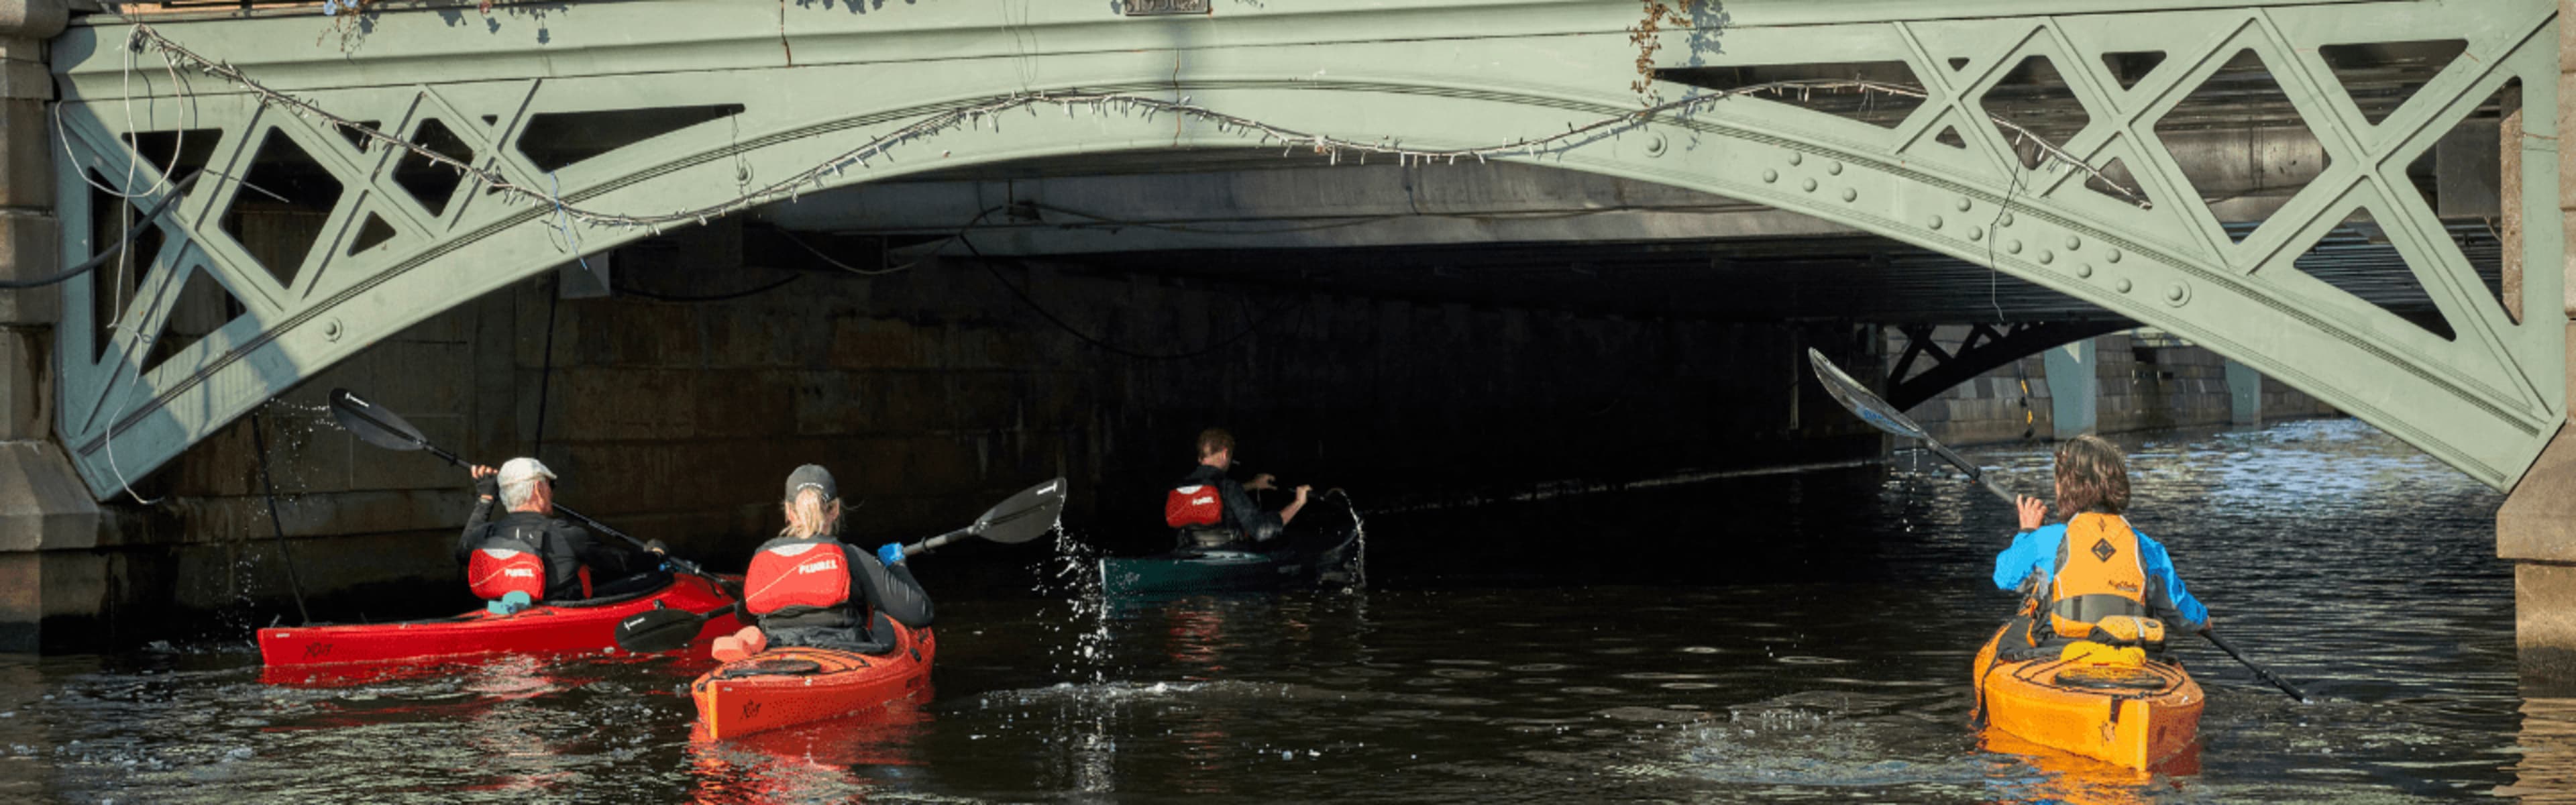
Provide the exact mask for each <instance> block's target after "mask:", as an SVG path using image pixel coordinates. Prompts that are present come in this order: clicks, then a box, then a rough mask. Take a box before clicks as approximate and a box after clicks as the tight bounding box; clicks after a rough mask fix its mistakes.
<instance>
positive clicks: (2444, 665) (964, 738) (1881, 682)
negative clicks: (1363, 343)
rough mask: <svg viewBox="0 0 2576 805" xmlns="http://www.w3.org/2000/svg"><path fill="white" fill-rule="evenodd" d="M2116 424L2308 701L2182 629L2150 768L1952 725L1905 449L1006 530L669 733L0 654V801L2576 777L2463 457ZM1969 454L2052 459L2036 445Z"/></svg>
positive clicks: (915, 797)
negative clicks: (1248, 511) (924, 641)
mask: <svg viewBox="0 0 2576 805" xmlns="http://www.w3.org/2000/svg"><path fill="white" fill-rule="evenodd" d="M2124 442H2125V446H2126V447H2127V448H2128V449H2130V450H2131V451H2132V456H2133V459H2134V462H2135V465H2136V467H2135V483H2136V489H2137V494H2136V502H2135V505H2134V508H2135V511H2134V512H2133V517H2132V519H2133V522H2135V523H2136V524H2137V525H2138V527H2139V528H2140V529H2141V530H2143V531H2145V532H2146V533H2149V534H2152V535H2154V536H2155V537H2157V538H2158V539H2159V540H2161V541H2163V542H2164V543H2165V544H2166V545H2167V546H2169V547H2170V548H2171V549H2172V552H2173V555H2174V557H2175V561H2176V564H2177V565H2178V566H2179V568H2180V570H2181V573H2182V575H2183V577H2184V579H2185V580H2186V581H2187V583H2188V584H2189V585H2190V586H2191V588H2192V589H2193V590H2194V591H2195V592H2196V593H2197V594H2198V595H2199V596H2200V597H2201V599H2202V600H2203V601H2205V602H2207V603H2208V604H2209V605H2210V607H2211V609H2212V611H2213V612H2214V613H2215V614H2216V619H2217V622H2218V624H2219V628H2220V630H2221V631H2222V632H2223V633H2225V634H2227V635H2229V636H2230V637H2231V638H2232V640H2233V642H2234V643H2235V644H2236V645H2238V646H2240V647H2241V648H2243V649H2244V650H2245V651H2246V652H2247V653H2248V655H2249V656H2251V657H2253V658H2254V659H2257V660H2259V661H2262V662H2265V663H2267V664H2269V665H2270V666H2272V667H2273V668H2274V669H2275V670H2277V671H2279V672H2280V673H2281V674H2282V675H2284V676H2286V677H2288V678H2291V679H2293V680H2296V681H2298V682H2299V683H2301V684H2302V685H2304V686H2305V687H2306V688H2307V689H2308V691H2309V693H2310V694H2311V695H2312V696H2313V697H2314V699H2315V701H2314V703H2310V704H2300V703H2297V702H2293V701H2291V700H2290V699H2289V698H2288V697H2286V696H2284V695H2282V694H2281V693H2280V692H2278V691H2276V690H2275V689H2273V688H2271V687H2269V686H2267V685H2264V684H2263V683H2261V682H2258V681H2256V680H2255V679H2254V678H2253V677H2252V676H2251V675H2250V674H2249V673H2247V672H2246V671H2245V670H2244V669H2243V668H2242V667H2240V666H2238V665H2236V664H2234V663H2233V662H2232V661H2230V660H2229V659H2228V658H2227V657H2226V656H2224V655H2222V654H2219V653H2218V652H2216V651H2214V650H2212V649H2210V648H2209V647H2208V646H2206V645H2205V644H2199V643H2192V644H2187V645H2185V647H2184V648H2182V649H2181V650H2180V651H2179V652H2178V653H2179V655H2180V656H2181V657H2182V658H2183V660H2184V661H2185V662H2186V663H2187V664H2189V665H2190V667H2191V668H2192V669H2193V670H2194V672H2195V673H2196V674H2197V675H2198V677H2199V679H2200V681H2201V683H2202V684H2203V685H2204V686H2206V687H2207V689H2208V692H2209V705H2208V710H2207V715H2206V717H2205V718H2204V720H2203V721H2202V724H2201V734H2202V740H2201V744H2200V746H2199V747H2198V749H2197V750H2196V753H2195V754H2193V755H2191V756H2187V757H2186V758H2185V759H2184V760H2183V761H2181V762H2178V763H2175V764H2171V765H2169V766H2168V767H2166V768H2164V769H2162V770H2160V771H2158V772H2156V773H2153V774H2139V773H2133V772H2125V771H2120V770H2116V769H2111V768H2108V767H2103V766H2099V765H2093V764H2089V763H2086V762H2080V761H2074V760H2072V759H2069V758H2064V757H2051V756H2045V755H2042V756H2025V755H2018V754H2007V753H1998V752H1991V751H1986V750H1985V749H1982V748H1981V747H1980V744H1979V742H1978V739H1977V736H1976V734H1975V733H1974V732H1973V731H1972V730H1971V729H1970V727H1969V726H1968V710H1969V706H1970V699H1969V687H1968V664H1969V659H1970V657H1971V655H1972V654H1973V653H1974V651H1975V649H1976V648H1977V645H1978V644H1979V643H1980V642H1981V641H1982V640H1983V639H1984V637H1985V636H1986V634H1987V633H1988V632H1989V631H1990V630H1991V629H1992V627H1993V625H1994V624H1995V623H1996V622H1997V621H1998V620H1999V619H2000V618H2001V616H2002V615H2004V614H2005V613H2006V612H2007V610H2008V609H2009V608H2010V607H2011V606H2012V604H2013V599H2012V596H2011V595H2010V594H2008V593H2003V592H1998V591H1996V590H1994V589H1992V587H1991V585H1990V584H1989V583H1988V582H1987V580H1986V579H1987V575H1988V573H1989V571H1990V569H1991V563H1992V555H1993V553H1994V552H1995V551H1996V550H1998V549H2000V548H2001V547H2002V546H2003V545H2004V544H2005V541H2006V539H2007V532H2008V531H2009V530H2010V525H2011V512H2010V511H2009V510H2008V509H2007V508H2006V507H2004V506H2003V505H2001V504H2000V503H1998V502H1996V501H1994V500H1991V499H1987V498H1983V497H1980V495H1982V493H1981V492H1977V491H1975V490H1974V489H1972V488H1971V487H1969V486H1968V485H1966V484H1965V483H1962V482H1960V481H1959V480H1958V479H1957V478H1956V477H1955V476H1952V475H1948V474H1944V473H1940V472H1936V471H1935V469H1936V467H1935V466H1934V465H1933V464H1932V463H1931V462H1930V461H1929V460H1928V459H1923V460H1920V461H1918V460H1917V459H1916V458H1915V457H1914V456H1912V455H1911V454H1899V456H1898V457H1897V458H1896V460H1895V461H1894V463H1893V465H1892V466H1891V467H1889V468H1887V469H1885V470H1883V471H1882V470H1880V469H1877V468H1866V469H1859V470H1852V469H1845V470H1836V471H1820V472H1809V473H1795V474H1780V475H1766V476H1756V477H1742V478H1729V479H1719V480H1712V481H1705V482H1698V483H1690V484H1673V485H1667V486H1659V487H1654V488H1649V489H1630V490H1627V491H1621V492H1612V493H1597V494H1583V495H1565V496H1559V497H1552V498H1545V499H1539V500H1523V501H1512V502H1501V503H1493V504H1487V505H1482V506H1475V507H1467V508H1449V509H1436V510H1415V511H1381V512H1376V513H1373V514H1371V515H1370V516H1369V518H1368V522H1367V537H1366V540H1367V546H1368V563H1367V567H1366V584H1365V589H1356V590H1335V591H1322V592H1301V593H1292V594H1283V595H1275V596H1274V595H1235V596H1196V597H1182V598H1177V599H1169V600H1159V601H1108V602H1104V601H1102V600H1100V599H1099V598H1098V597H1096V596H1089V595H1085V594H1083V593H1081V592H1080V591H1079V588H1080V587H1081V586H1082V582H1083V580H1082V578H1081V574H1080V573H1076V572H1067V567H1073V568H1078V567H1080V566H1081V563H1079V562H1075V563H1069V564H1068V565H1065V566H1058V565H1057V564H1056V563H1054V562H1052V561H1051V560H1040V561H1035V562H1032V563H1031V566H1030V567H1028V568H1027V578H1028V579H1029V584H1030V586H1032V587H1041V586H1042V587H1044V588H1045V591H1044V592H1020V591H1017V590H987V591H973V592H962V593H958V594H954V595H944V596H942V597H941V602H940V612H939V617H940V626H939V631H940V643H941V650H940V655H939V658H938V670H937V673H936V675H935V677H934V682H935V690H934V692H933V695H932V696H931V697H930V698H929V699H928V700H927V701H925V702H918V703H916V704H913V705H909V706H899V707H896V708H893V709H889V710H886V711H884V712H880V713H874V714H870V715H868V716H865V717H858V718H850V719H843V720H839V721H832V722H825V723H822V724H817V725H812V726H809V727H805V728H800V729H793V730H788V731H782V732H776V733H770V734H766V735H759V736H753V737H751V738H749V739H742V740H733V741H725V742H720V743H702V742H694V741H692V739H691V737H690V726H691V722H692V720H693V718H694V714H693V711H692V709H691V706H690V703H689V700H688V698H687V697H686V696H685V695H683V694H682V693H681V692H680V689H681V687H682V686H683V685H684V684H685V683H686V682H687V681H688V679H689V678H690V677H692V676H694V675H695V674H696V673H698V672H700V671H702V670H704V669H703V667H700V666H697V665H693V664H690V663H687V662H682V661H677V660H670V659H663V658H654V659H646V660H641V661H637V660H633V659H631V658H602V657H588V658H571V659H550V660H534V659H528V658H510V659H497V660H491V661H487V662H481V663H473V664H465V665H451V666H444V667H433V668H423V669H418V670H416V671H413V672H410V673H408V674H406V675H403V676H400V677H397V678H394V679H387V680H376V681H371V682H366V683H363V684H345V685H321V684H298V685H270V684H263V683H262V682H261V681H260V675H259V670H258V668H257V665H258V658H257V655H256V653H255V652H254V651H253V650H252V649H251V648H250V647H249V645H248V643H247V636H243V637H241V638H237V639H234V640H225V641H214V642H211V643H208V644H204V645H181V646H177V647H171V648H169V649H168V650H164V651H154V652H144V653H136V654H131V655H118V656H76V657H48V658H44V659H41V660H37V659H28V658H18V659H6V660H0V800H25V801H56V800H59V801H74V802H101V801H110V800H112V801H115V802H120V803H123V802H180V803H241V802H268V801H280V802H284V801H295V802H528V801H540V802H553V801H577V802H618V803H634V802H667V801H709V802H840V801H861V800H864V801H879V802H1022V801H1038V802H1051V801H1057V802H1183V801H1187V802H1194V803H1195V802H1318V801H1332V802H1476V803H1485V802H1548V803H1557V802H1625V801H1655V802H1674V801H1686V802H1773V801H1780V802H1790V801H1862V802H2024V801H2050V800H2062V801H2071V802H2251V801H2260V802H2327V801H2346V802H2373V803H2379V802H2412V801H2430V800H2461V799H2495V798H2499V797H2516V796H2521V797H2527V798H2530V799H2533V800H2540V799H2549V798H2568V799H2576V788H2561V787H2557V786H2558V784H2560V783H2561V782H2565V781H2576V748H2571V747H2576V705H2571V704H2570V703H2569V702H2568V701H2567V700H2556V699H2538V698H2535V699H2529V700H2526V699H2525V698H2524V697H2523V696H2522V694H2521V692H2520V691H2519V690H2518V688H2517V682H2516V677H2515V669H2514V655H2513V598H2512V596H2513V593H2512V589H2513V580H2512V569H2511V566H2510V565H2509V564H2507V563H2505V562H2502V561H2499V560H2497V559H2496V558H2494V539H2495V538H2494V533H2493V528H2494V525H2493V523H2494V512H2495V509H2496V507H2497V505H2498V504H2499V503H2500V502H2501V500H2502V496H2501V495H2500V494H2498V493H2496V492H2494V491H2491V490H2488V489H2486V488H2484V487H2482V486H2479V485H2478V484H2476V483H2475V482H2472V481H2470V480H2468V479H2467V478H2466V477H2464V476H2462V475H2460V474H2459V473H2457V472H2454V471H2452V470H2450V469H2448V468H2446V467H2444V466H2443V465H2441V464H2440V463H2438V462H2436V461H2434V460H2432V459H2430V458H2428V457H2425V456H2423V455H2422V454H2420V453H2417V452H2416V451H2414V450H2413V449H2411V448H2408V447H2406V446H2405V445H2403V444H2401V443H2398V442H2397V441H2395V440H2394V439H2391V438H2389V437H2387V436H2385V435H2383V434H2381V433H2379V432H2377V431H2375V430H2372V429H2371V428H2369V427H2368V426H2365V425H2362V424H2359V423H2357V422H2353V421H2349V420H2328V421H2308V422H2292V423H2285V424H2277V425H2274V426H2271V427H2269V428H2265V429H2260V430H2235V431H2190V432H2171V433H2156V434H2145V435H2139V436H2132V437H2128V438H2126V439H2125V440H2124ZM1969 452H1970V453H1971V455H1974V456H1976V457H1977V458H1979V459H1980V460H1981V461H1983V462H1985V463H1988V464H1989V465H1999V466H2002V467H2005V468H2007V469H2008V470H2009V471H2011V472H2012V473H2013V474H2014V475H2015V476H2016V478H2017V480H2019V481H2020V482H2021V483H2022V484H2023V485H2024V487H2025V488H2032V489H2036V488H2037V486H2036V484H2037V483H2039V482H2042V481H2044V479H2045V477H2046V469H2047V463H2046V462H2047V457H2046V454H2045V452H2044V448H2041V447H2035V446H2022V447H2007V448H1997V449H1989V450H1973V451H1969ZM1354 496H1355V497H1361V498H1362V499H1361V500H1360V501H1359V502H1360V504H1361V508H1362V510H1363V511H1365V510H1367V508H1368V506H1367V500H1366V499H1365V496H1364V495H1360V494H1358V493H1357V492H1356V491H1355V493H1354ZM1074 527H1075V529H1076V532H1077V533H1076V535H1075V536H1076V537H1079V533H1078V532H1079V530H1080V526H1079V525H1078V524H1075V526H1074ZM1072 550H1074V551H1075V552H1076V553H1079V552H1080V551H1079V549H1078V546H1077V547H1075V548H1073V549H1072ZM922 561H923V562H924V563H929V562H933V561H936V557H926V558H925V559H923V560H922ZM932 592H933V594H934V595H940V594H941V591H940V590H938V589H933V590H932ZM2571 784H2576V783H2571Z"/></svg>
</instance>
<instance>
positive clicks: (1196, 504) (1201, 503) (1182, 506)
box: [1163, 484, 1225, 528]
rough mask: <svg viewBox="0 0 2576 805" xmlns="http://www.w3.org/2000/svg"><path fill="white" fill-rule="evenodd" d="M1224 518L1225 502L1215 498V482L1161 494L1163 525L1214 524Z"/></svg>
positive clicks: (1175, 526)
mask: <svg viewBox="0 0 2576 805" xmlns="http://www.w3.org/2000/svg"><path fill="white" fill-rule="evenodd" d="M1224 520H1225V504H1224V503H1222V502H1219V501H1218V500H1217V494H1216V485H1215V484H1192V485H1189V486H1184V487H1179V488H1176V489H1173V490H1172V492H1171V494H1168V495H1164V496H1163V524H1164V525H1168V526H1171V527H1173V528H1187V527H1190V526H1194V525H1216V524H1217V523H1219V522H1223V521H1224Z"/></svg>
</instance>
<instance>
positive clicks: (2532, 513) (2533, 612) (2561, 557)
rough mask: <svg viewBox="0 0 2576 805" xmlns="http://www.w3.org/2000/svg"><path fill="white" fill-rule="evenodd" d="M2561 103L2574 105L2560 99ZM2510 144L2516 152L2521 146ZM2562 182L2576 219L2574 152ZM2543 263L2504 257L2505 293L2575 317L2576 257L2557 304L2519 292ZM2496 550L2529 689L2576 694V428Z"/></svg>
mask: <svg viewBox="0 0 2576 805" xmlns="http://www.w3.org/2000/svg"><path fill="white" fill-rule="evenodd" d="M2558 6H2559V14H2560V19H2561V20H2562V21H2563V20H2566V19H2568V17H2567V15H2569V14H2576V2H2570V0H2561V2H2560V3H2559V4H2558ZM2560 28H2561V30H2560V38H2559V56H2558V69H2559V75H2558V92H2559V97H2561V98H2567V97H2570V96H2569V95H2567V93H2569V92H2571V91H2576V57H2571V56H2570V55H2569V54H2570V53H2571V52H2576V26H2570V25H2566V24H2564V23H2563V22H2562V24H2561V26H2560ZM2561 108H2562V109H2563V108H2570V107H2569V106H2567V105H2565V104H2562V105H2561ZM2561 117H2562V123H2563V122H2564V116H2563V115H2562V116H2561ZM2516 133H2517V132H2516V131H2515V130H2514V129H2512V128H2508V129H2506V130H2505V131H2504V132H2503V134H2504V136H2506V137H2507V138H2508V139H2518V138H2515V137H2514V136H2513V135H2515V134H2516ZM2505 150H2506V151H2508V152H2512V151H2517V150H2520V146H2515V147H2508V148H2506V149H2505ZM2558 188H2559V191H2558V203H2559V208H2560V212H2559V215H2560V216H2561V218H2562V220H2563V221H2565V222H2567V223H2570V224H2576V152H2570V151H2562V152H2560V153H2559V155H2558ZM2507 198H2508V199H2510V198H2511V197H2510V196H2508V197H2507ZM2506 206H2508V207H2510V206H2513V205H2512V204H2510V203H2508V204H2507V205H2506ZM2507 223H2508V228H2509V230H2511V231H2512V233H2513V234H2512V236H2513V237H2515V238H2519V236H2520V232H2519V230H2520V227H2519V226H2517V225H2515V224H2518V223H2519V221H2516V220H2510V219H2509V220H2508V221H2507ZM2570 232H2576V230H2570ZM2509 242H2510V241H2509ZM2570 254H2571V255H2576V252H2570ZM2539 268H2540V267H2539V266H2524V265H2521V264H2519V263H2518V262H2509V263H2507V265H2506V269H2507V275H2506V276H2507V277H2508V279H2507V280H2506V285H2505V287H2506V288H2509V289H2512V292H2511V293H2509V294H2508V295H2507V297H2506V299H2507V300H2508V302H2509V304H2508V307H2511V308H2518V309H2519V310H2518V312H2520V313H2521V314H2522V316H2525V317H2533V316H2548V315H2551V314H2550V313H2549V311H2551V310H2556V311H2557V314H2556V315H2558V316H2559V317H2561V318H2560V320H2561V321H2565V320H2567V319H2571V318H2576V257H2571V260H2570V261H2567V262H2566V263H2565V264H2563V265H2561V266H2560V267H2559V270H2560V271H2561V272H2563V274H2564V276H2565V278H2566V279H2567V280H2568V282H2567V283H2566V284H2565V285H2564V286H2563V287H2564V288H2565V294H2564V298H2562V299H2560V300H2558V304H2557V305H2555V306H2554V307H2553V306H2552V305H2551V304H2550V301H2549V300H2540V299H2533V300H2524V299H2521V298H2520V296H2521V294H2520V291H2521V285H2522V283H2521V276H2522V273H2523V272H2525V271H2530V270H2534V269H2539ZM2567 344H2568V346H2569V347H2570V349H2569V351H2568V353H2567V354H2568V360H2569V362H2570V365H2569V366H2568V367H2567V369H2568V371H2567V389H2566V390H2567V398H2566V399H2567V400H2568V401H2570V402H2576V324H2571V325H2568V327H2567ZM2496 556H2498V557H2501V558H2504V559H2510V560H2512V561H2513V563H2514V567H2513V607H2514V619H2513V620H2514V643H2515V646H2516V647H2517V648H2518V649H2519V652H2518V654H2519V656H2520V659H2521V663H2520V664H2521V666H2522V679H2523V684H2524V688H2525V695H2526V696H2548V695H2556V696H2565V695H2569V694H2570V693H2576V429H2571V428H2568V427H2564V426H2562V427H2561V428H2560V429H2559V431H2558V436H2557V437H2556V438H2554V439H2551V440H2550V442H2549V447H2547V448H2546V449H2543V450H2542V451H2541V453H2540V459H2539V460H2538V461H2536V462H2533V464H2532V466H2531V472H2529V473H2528V474H2525V475H2524V476H2523V477H2522V482H2521V483H2519V484H2516V485H2515V486H2514V488H2513V492H2512V493H2511V494H2509V495H2507V496H2506V497H2505V501H2504V506H2502V507H2501V508H2498V509H2497V510H2496Z"/></svg>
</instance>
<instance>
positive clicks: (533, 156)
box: [518, 103, 744, 171]
mask: <svg viewBox="0 0 2576 805" xmlns="http://www.w3.org/2000/svg"><path fill="white" fill-rule="evenodd" d="M743 109H744V107H743V105H742V104H738V103H728V104H716V105H710V106H666V107H660V108H654V109H603V110H599V111H595V112H539V113H537V114H534V115H530V116H529V117H528V125H527V126H526V127H524V128H522V129H520V131H519V139H518V148H519V154H520V155H521V156H525V157H527V158H528V162H529V164H532V165H535V166H537V170H541V171H554V170H557V169H560V168H562V167H564V166H566V165H571V164H573V163H576V162H580V161H582V160H585V159H589V158H591V157H595V156H599V155H601V154H605V153H608V152H610V151H615V150H617V149H620V148H624V147H627V146H630V145H634V144H636V143H640V142H643V141H645V140H650V139H653V138H655V137H659V136H662V135H664V134H669V133H671V132H674V131H679V130H681V129H685V128H688V127H690V126H695V125H698V124H700V123H705V122H707V121H710V120H722V119H725V118H728V117H732V116H734V115H738V114H742V111H743Z"/></svg>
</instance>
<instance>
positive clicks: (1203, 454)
mask: <svg viewBox="0 0 2576 805" xmlns="http://www.w3.org/2000/svg"><path fill="white" fill-rule="evenodd" d="M1232 449H1234V434H1231V433H1227V432H1226V431H1225V429H1224V428H1209V429H1207V430H1203V431H1199V457H1200V458H1207V457H1208V456H1213V455H1216V452H1217V451H1219V450H1232Z"/></svg>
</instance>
